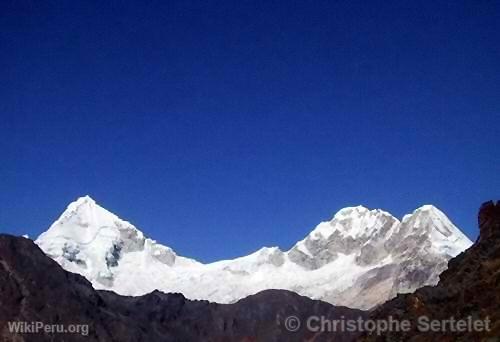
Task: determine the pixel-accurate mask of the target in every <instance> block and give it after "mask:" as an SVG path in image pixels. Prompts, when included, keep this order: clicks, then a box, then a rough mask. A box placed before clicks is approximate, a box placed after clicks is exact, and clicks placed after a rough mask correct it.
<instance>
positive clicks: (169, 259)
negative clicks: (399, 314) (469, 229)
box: [36, 196, 472, 309]
mask: <svg viewBox="0 0 500 342" xmlns="http://www.w3.org/2000/svg"><path fill="white" fill-rule="evenodd" d="M36 243H37V244H38V245H39V246H40V248H41V249H42V250H43V251H44V252H45V253H46V254H47V255H49V256H50V257H52V258H53V259H54V260H56V261H57V262H58V263H59V264H60V265H61V266H62V267H63V268H64V269H66V270H68V271H71V272H75V273H79V274H81V275H83V276H85V277H86V278H87V279H88V280H89V281H90V282H91V283H92V284H93V286H94V287H95V288H96V289H107V290H113V291H115V292H117V293H119V294H122V295H132V296H137V295H142V294H145V293H148V292H151V291H153V290H155V289H158V290H161V291H164V292H180V293H182V294H184V295H185V296H186V297H187V298H190V299H206V300H210V301H214V302H219V303H231V302H234V301H237V300H238V299H241V298H243V297H246V296H248V295H251V294H254V293H257V292H259V291H261V290H265V289H271V288H273V289H287V290H291V291H295V292H297V293H299V294H301V295H305V296H309V297H311V298H314V299H322V300H325V301H328V302H330V303H332V304H335V305H346V306H350V307H353V308H361V309H369V308H371V307H373V306H375V305H377V304H380V303H383V302H385V301H386V300H388V299H390V298H392V297H394V296H395V295H396V294H397V293H400V292H410V291H414V290H415V289H416V288H418V287H421V286H424V285H434V284H436V283H437V281H438V277H439V274H440V273H441V272H442V271H443V270H445V269H446V267H447V261H448V260H449V259H450V258H452V257H454V256H456V255H457V254H459V253H460V252H462V251H464V250H465V249H467V248H468V247H469V246H470V245H471V244H472V242H471V241H470V240H469V239H468V238H467V237H466V236H465V235H464V234H462V232H461V231H460V230H459V229H458V228H457V227H455V226H454V225H453V224H452V223H451V222H450V220H449V219H448V218H447V217H446V216H445V215H444V214H443V213H442V212H441V211H439V210H438V209H437V208H435V207H433V206H430V205H426V206H423V207H421V208H419V209H417V210H415V211H414V212H413V213H412V214H410V215H406V216H405V217H404V218H403V221H402V222H400V221H399V220H397V219H396V218H394V217H393V216H392V215H390V214H389V213H387V212H384V211H381V210H368V209H366V208H364V207H362V206H358V207H349V208H344V209H342V210H340V211H339V212H338V213H337V214H336V215H335V216H334V217H333V219H332V220H331V221H329V222H322V223H320V224H319V225H318V226H317V227H316V228H315V229H314V230H313V231H312V232H311V233H310V234H309V235H308V236H307V237H306V238H304V239H303V240H302V241H299V242H298V243H297V244H296V245H295V246H294V247H293V248H291V249H290V250H288V251H281V250H280V249H279V248H277V247H272V248H262V249H260V250H258V251H256V252H255V253H253V254H250V255H247V256H244V257H241V258H237V259H234V260H224V261H218V262H214V263H210V264H202V263H200V262H197V261H195V260H193V259H189V258H185V257H182V256H179V255H177V254H176V253H175V252H174V251H173V250H172V249H171V248H169V247H166V246H163V245H161V244H158V243H157V242H155V241H154V240H151V239H149V238H146V237H145V236H144V235H143V233H142V232H141V231H139V230H138V229H137V228H135V227H134V226H133V225H132V224H130V223H129V222H127V221H124V220H121V219H120V218H118V217H117V216H116V215H114V214H113V213H111V212H109V211H107V210H106V209H104V208H102V207H101V206H99V205H98V204H96V202H95V201H94V200H93V199H91V198H90V197H88V196H85V197H82V198H79V199H78V200H76V201H75V202H73V203H71V204H70V205H69V206H68V208H67V209H66V211H64V213H63V214H62V215H61V217H60V218H59V219H58V220H57V221H56V222H54V223H53V224H52V226H51V227H50V228H49V229H48V230H47V231H46V232H45V233H43V234H41V235H40V236H39V237H38V239H37V240H36Z"/></svg>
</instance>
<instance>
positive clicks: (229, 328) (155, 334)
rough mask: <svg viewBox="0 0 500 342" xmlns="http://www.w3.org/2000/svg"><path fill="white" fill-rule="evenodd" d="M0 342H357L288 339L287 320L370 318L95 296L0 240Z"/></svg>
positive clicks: (275, 298) (323, 309)
mask: <svg viewBox="0 0 500 342" xmlns="http://www.w3.org/2000/svg"><path fill="white" fill-rule="evenodd" d="M0 303H1V305H0V339H1V341H5V342H14V341H15V342H38V341H101V342H110V341H111V342H113V341H116V342H129V341H130V342H141V341H144V342H149V341H166V342H170V341H172V342H173V341H183V342H191V341H193V342H195V341H196V342H198V341H207V342H219V341H276V342H281V341H283V342H288V341H292V342H293V341H297V342H298V341H306V340H312V339H314V341H331V340H332V339H333V338H334V339H335V341H341V342H342V341H351V340H353V339H354V338H355V336H356V334H353V333H345V334H344V333H341V334H338V333H336V334H335V335H331V334H328V333H313V332H310V331H307V329H305V327H302V328H301V329H300V330H298V331H297V332H289V331H288V330H287V329H286V328H285V325H284V322H285V319H286V318H287V317H288V316H291V315H294V316H296V317H298V318H300V319H302V320H303V321H305V320H306V318H307V317H310V316H324V317H325V318H326V319H330V320H332V319H339V318H340V317H344V318H351V319H357V318H358V317H362V318H363V317H366V313H365V312H362V311H359V310H352V309H348V308H343V307H338V308H337V307H334V306H332V305H330V304H328V303H325V302H321V301H315V300H311V299H309V298H306V297H301V296H299V295H297V294H295V293H292V292H289V291H282V290H268V291H264V292H261V293H259V294H256V295H254V296H250V297H247V298H244V299H242V300H240V301H239V302H237V303H234V304H215V303H209V302H207V301H190V300H188V299H186V298H185V297H184V296H183V295H181V294H165V293H161V292H158V291H155V292H153V293H150V294H147V295H144V296H141V297H123V296H120V295H117V294H115V293H113V292H109V291H96V290H94V289H93V288H92V286H91V284H90V283H89V282H88V281H87V280H86V279H85V278H83V277H82V276H80V275H78V274H74V273H70V272H66V271H64V270H63V269H62V268H61V267H60V266H59V265H58V264H57V263H56V262H54V261H53V260H51V259H50V258H48V257H47V256H46V255H45V254H44V253H43V252H42V251H41V250H40V249H39V248H38V247H37V246H36V245H35V244H34V243H33V242H32V241H31V240H28V239H25V238H20V237H13V236H8V235H0ZM13 321H25V322H35V321H37V322H43V323H45V324H63V325H65V326H66V327H68V326H69V325H70V324H84V325H88V331H87V332H88V334H85V335H82V334H44V333H38V334H34V333H26V334H22V333H18V334H16V333H13V332H11V331H9V328H8V322H13Z"/></svg>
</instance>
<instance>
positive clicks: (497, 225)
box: [363, 202, 500, 341]
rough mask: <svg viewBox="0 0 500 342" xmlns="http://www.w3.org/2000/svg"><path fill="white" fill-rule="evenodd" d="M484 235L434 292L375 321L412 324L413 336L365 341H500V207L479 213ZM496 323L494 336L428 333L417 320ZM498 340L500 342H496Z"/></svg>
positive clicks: (389, 308)
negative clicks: (425, 318) (488, 320)
mask: <svg viewBox="0 0 500 342" xmlns="http://www.w3.org/2000/svg"><path fill="white" fill-rule="evenodd" d="M479 229H480V235H479V238H478V240H477V242H476V243H475V244H474V245H473V246H472V247H471V248H469V249H468V250H467V251H465V252H464V253H461V254H460V255H458V256H457V257H455V258H453V259H451V260H450V262H449V265H448V268H447V270H446V271H444V272H443V273H442V274H441V275H440V281H439V283H438V285H437V286H435V287H423V288H421V289H419V290H417V291H416V292H415V293H413V294H406V295H398V297H397V298H395V299H393V300H392V301H389V302H387V303H386V304H384V305H382V306H381V307H379V308H378V309H377V310H376V311H374V313H373V315H372V317H371V318H373V319H387V318H388V317H389V316H392V317H393V318H395V319H409V320H411V321H412V326H413V327H414V328H415V329H413V330H412V331H410V332H408V333H401V332H391V333H385V334H383V335H382V336H381V337H380V338H378V339H377V338H374V337H365V338H363V341H378V340H381V341H388V340H390V341H409V340H411V341H497V340H498V337H499V336H500V202H497V203H496V204H495V203H493V202H487V203H485V204H483V205H482V207H481V209H480V211H479ZM420 316H427V317H429V318H430V319H434V320H446V319H450V318H451V317H454V318H455V319H457V320H460V319H466V318H467V317H469V316H471V317H472V318H473V319H482V320H484V319H486V318H489V319H490V320H491V323H490V326H491V327H492V330H491V331H490V332H479V331H469V332H463V333H459V332H456V333H450V332H448V333H437V332H436V333H428V332H421V331H418V330H417V329H416V327H418V324H417V319H418V317H420ZM495 338H496V339H495Z"/></svg>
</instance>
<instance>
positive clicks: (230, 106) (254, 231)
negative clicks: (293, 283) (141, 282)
mask: <svg viewBox="0 0 500 342" xmlns="http://www.w3.org/2000/svg"><path fill="white" fill-rule="evenodd" d="M0 46H1V50H0V51H1V52H0V68H1V69H0V75H1V83H0V94H1V100H0V119H1V120H0V157H1V159H0V231H2V232H9V233H14V234H22V233H28V234H30V235H31V236H33V237H36V236H37V235H38V234H39V233H41V232H42V231H44V230H45V229H46V228H47V227H48V226H49V225H50V224H51V222H52V221H53V220H55V219H56V218H57V217H58V215H59V214H60V213H61V212H62V211H63V210H64V208H65V207H66V205H67V204H68V203H69V202H71V201H72V200H74V199H76V198H77V197H78V196H81V195H85V194H90V195H91V196H92V197H93V198H95V199H96V200H97V201H98V202H99V203H101V204H102V205H103V206H105V207H107V208H108V209H110V210H112V211H114V212H116V213H117V214H118V215H120V216H121V217H123V218H124V219H128V220H130V221H131V222H133V223H134V224H136V225H137V226H138V227H140V228H141V229H142V230H143V231H144V232H145V233H146V234H147V235H149V236H151V237H153V238H155V239H157V240H159V241H160V242H162V243H165V244H167V245H169V246H171V247H172V248H174V249H175V250H176V251H177V252H179V253H180V254H182V255H187V256H191V257H195V258H197V259H200V260H202V261H212V260H216V259H222V258H232V257H235V256H238V255H243V254H246V253H249V252H251V251H253V250H255V249H258V248H260V247H261V246H264V245H267V246H270V245H271V246H272V245H278V246H280V247H282V248H284V249H287V248H289V247H291V245H293V243H294V242H295V241H297V240H299V239H302V238H303V237H304V236H305V235H306V234H307V233H309V231H310V230H311V229H313V228H314V226H315V225H316V224H317V223H319V222H320V221H322V220H326V219H329V218H330V217H331V216H332V215H333V214H334V213H335V212H336V211H337V210H338V209H340V208H342V207H345V206H349V205H358V204H363V205H365V206H368V207H370V208H383V209H385V210H388V211H390V212H392V213H393V214H395V215H396V216H399V217H401V216H402V215H403V214H405V213H407V212H411V211H412V210H414V209H415V208H417V207H419V206H421V205H423V204H426V203H432V204H434V205H436V206H437V207H439V208H441V209H442V210H443V211H445V213H446V214H447V215H448V216H449V217H450V218H451V219H452V220H453V221H454V222H455V223H456V224H457V225H458V226H460V227H461V228H462V229H463V230H464V231H465V232H466V233H467V234H468V235H469V236H470V237H471V238H475V237H476V235H477V225H476V214H477V209H478V206H479V205H480V204H481V202H483V201H485V200H489V199H494V198H496V199H498V198H499V197H500V196H499V195H500V191H499V190H500V177H499V171H500V151H499V144H500V140H499V137H500V134H499V133H500V102H499V100H500V3H499V2H498V1H445V2H444V1H400V0H398V1H269V0H266V1H255V0H252V1H186V0H182V1H135V2H129V1H80V2H75V1H57V2H56V1H34V0H33V1H28V0H20V1H2V2H1V5H0Z"/></svg>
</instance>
